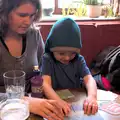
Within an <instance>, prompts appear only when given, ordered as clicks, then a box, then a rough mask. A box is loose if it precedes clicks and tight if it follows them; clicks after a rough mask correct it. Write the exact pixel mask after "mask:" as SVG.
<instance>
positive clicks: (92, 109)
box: [83, 96, 98, 115]
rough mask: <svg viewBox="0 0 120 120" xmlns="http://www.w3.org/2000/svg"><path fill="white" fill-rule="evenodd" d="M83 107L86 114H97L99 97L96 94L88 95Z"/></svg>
mask: <svg viewBox="0 0 120 120" xmlns="http://www.w3.org/2000/svg"><path fill="white" fill-rule="evenodd" d="M83 109H84V113H85V114H88V115H90V114H95V113H96V112H97V111H98V104H97V99H96V97H94V96H88V97H87V99H86V100H85V101H84V104H83Z"/></svg>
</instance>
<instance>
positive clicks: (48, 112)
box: [24, 97, 64, 120]
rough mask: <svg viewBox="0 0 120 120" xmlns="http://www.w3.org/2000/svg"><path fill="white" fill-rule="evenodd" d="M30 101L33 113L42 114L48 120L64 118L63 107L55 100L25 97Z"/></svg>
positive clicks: (61, 119)
mask: <svg viewBox="0 0 120 120" xmlns="http://www.w3.org/2000/svg"><path fill="white" fill-rule="evenodd" d="M24 99H25V100H27V101H28V102H29V109H30V112H31V113H34V114H37V115H40V116H42V117H44V118H46V119H48V120H63V119H64V118H63V113H62V108H61V107H60V105H59V103H58V102H57V101H55V100H47V99H39V98H32V97H24Z"/></svg>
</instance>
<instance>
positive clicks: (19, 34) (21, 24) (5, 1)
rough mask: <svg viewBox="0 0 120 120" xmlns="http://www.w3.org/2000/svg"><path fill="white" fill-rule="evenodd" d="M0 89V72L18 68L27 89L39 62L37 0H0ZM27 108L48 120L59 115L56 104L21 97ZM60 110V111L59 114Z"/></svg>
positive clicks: (1, 84)
mask: <svg viewBox="0 0 120 120" xmlns="http://www.w3.org/2000/svg"><path fill="white" fill-rule="evenodd" d="M0 16H1V17H0V40H1V42H0V92H3V91H2V90H4V82H3V77H2V75H3V73H4V72H6V71H8V70H13V69H19V70H24V71H25V72H26V91H27V92H28V91H29V90H30V78H31V77H32V71H33V66H34V65H39V63H40V58H41V55H42V53H43V49H44V44H43V40H42V37H41V35H40V33H39V31H37V30H35V29H34V23H35V22H36V21H38V20H39V19H40V17H41V4H40V1H39V0H1V1H0ZM25 99H27V100H28V101H29V103H30V111H31V112H32V113H35V114H39V115H41V116H43V117H45V118H47V119H48V120H52V119H57V120H60V119H62V118H63V114H62V112H61V109H60V108H58V103H57V102H56V101H54V100H45V99H37V98H28V97H25ZM60 113H61V114H60Z"/></svg>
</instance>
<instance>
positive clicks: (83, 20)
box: [37, 15, 120, 26]
mask: <svg viewBox="0 0 120 120" xmlns="http://www.w3.org/2000/svg"><path fill="white" fill-rule="evenodd" d="M62 17H71V18H72V19H74V20H75V21H76V22H77V23H78V24H79V25H95V26H97V25H104V24H105V25H106V24H120V18H116V17H108V18H105V17H104V16H100V17H98V18H89V17H76V16H73V15H69V16H63V15H53V16H44V17H42V19H41V21H40V22H38V23H37V25H38V26H39V25H53V24H54V23H55V21H57V20H58V19H60V18H62Z"/></svg>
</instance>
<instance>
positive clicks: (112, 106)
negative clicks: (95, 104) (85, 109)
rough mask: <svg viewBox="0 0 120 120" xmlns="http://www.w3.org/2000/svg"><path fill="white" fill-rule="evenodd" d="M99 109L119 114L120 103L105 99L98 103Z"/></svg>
mask: <svg viewBox="0 0 120 120" xmlns="http://www.w3.org/2000/svg"><path fill="white" fill-rule="evenodd" d="M99 109H100V110H103V111H105V112H107V113H109V114H112V115H120V104H118V103H116V102H115V101H107V102H101V103H99Z"/></svg>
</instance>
